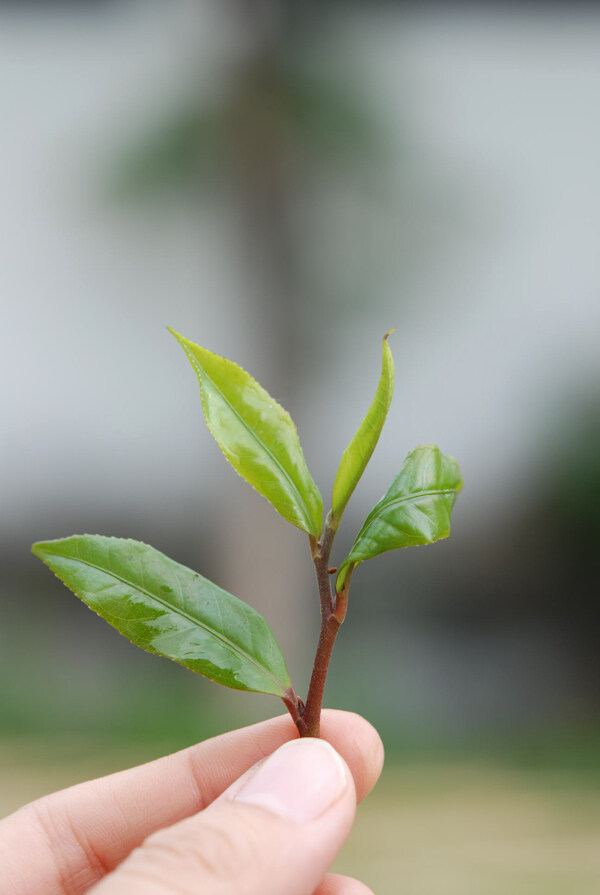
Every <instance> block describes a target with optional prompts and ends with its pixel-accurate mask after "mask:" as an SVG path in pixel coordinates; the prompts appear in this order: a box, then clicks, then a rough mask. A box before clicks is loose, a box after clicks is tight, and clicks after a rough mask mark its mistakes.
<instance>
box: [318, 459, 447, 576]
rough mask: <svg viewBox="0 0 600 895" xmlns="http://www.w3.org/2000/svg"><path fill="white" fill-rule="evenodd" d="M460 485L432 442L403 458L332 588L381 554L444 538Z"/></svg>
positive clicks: (367, 519)
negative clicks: (394, 476)
mask: <svg viewBox="0 0 600 895" xmlns="http://www.w3.org/2000/svg"><path fill="white" fill-rule="evenodd" d="M461 487H462V480H461V477H460V470H459V468H458V463H457V462H456V460H454V458H453V457H448V456H446V455H445V454H442V452H441V451H440V449H439V448H438V447H436V446H435V445H433V444H429V445H425V446H422V447H418V448H416V449H415V450H414V451H411V453H410V454H409V455H408V457H407V458H406V460H405V461H404V463H403V464H402V469H401V470H400V473H399V474H398V476H397V477H396V478H395V479H394V481H393V482H392V485H391V486H390V488H389V490H388V491H387V493H386V494H385V495H384V496H383V497H382V498H381V500H380V501H379V503H377V504H376V505H375V507H373V509H372V510H371V512H370V513H369V515H368V516H367V518H366V520H365V523H364V525H363V527H362V528H361V530H360V532H359V533H358V536H357V538H356V540H355V542H354V545H353V547H352V550H351V551H350V553H349V554H348V556H347V558H346V559H345V560H344V562H343V563H342V565H341V566H340V570H339V572H338V575H337V579H336V590H337V591H338V593H339V591H341V590H342V588H343V586H344V582H345V581H346V578H347V576H348V572H349V571H350V570H351V569H352V568H354V566H356V565H358V563H360V562H363V561H364V560H365V559H371V558H372V557H373V556H377V555H378V554H379V553H385V551H387V550H395V549H397V548H399V547H411V546H419V545H421V544H431V543H433V541H438V540H440V539H441V538H447V537H448V535H449V534H450V513H451V511H452V507H453V505H454V501H455V499H456V495H457V494H458V492H459V491H460V489H461Z"/></svg>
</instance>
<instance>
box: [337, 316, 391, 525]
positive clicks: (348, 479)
mask: <svg viewBox="0 0 600 895" xmlns="http://www.w3.org/2000/svg"><path fill="white" fill-rule="evenodd" d="M393 331H394V330H391V331H390V332H389V333H387V334H386V335H385V336H384V337H383V357H382V361H381V376H380V378H379V385H378V386H377V391H376V392H375V397H374V398H373V402H372V404H371V406H370V407H369V410H368V411H367V415H366V416H365V418H364V420H363V421H362V423H361V424H360V427H359V429H358V431H357V432H356V434H355V436H354V438H353V439H352V441H351V442H350V444H349V445H348V447H347V448H346V450H345V451H344V453H343V454H342V459H341V460H340V465H339V469H338V471H337V475H336V477H335V482H334V483H333V494H332V498H331V524H332V526H333V528H334V529H335V530H337V528H338V526H339V523H340V519H341V518H342V513H343V512H344V510H345V508H346V504H347V503H348V501H349V500H350V497H351V496H352V492H353V491H354V489H355V488H356V486H357V484H358V482H359V481H360V477H361V476H362V474H363V472H364V471H365V469H366V466H367V463H368V462H369V460H370V459H371V455H372V454H373V451H374V450H375V447H376V445H377V442H378V441H379V436H380V435H381V430H382V429H383V424H384V423H385V418H386V416H387V412H388V410H389V409H390V404H391V401H392V392H393V390H394V359H393V357H392V352H391V350H390V346H389V344H388V337H389V336H390V335H391V334H392V332H393Z"/></svg>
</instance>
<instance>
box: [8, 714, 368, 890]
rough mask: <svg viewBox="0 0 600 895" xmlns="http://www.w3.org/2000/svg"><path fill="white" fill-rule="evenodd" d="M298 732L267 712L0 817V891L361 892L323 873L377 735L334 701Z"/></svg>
mask: <svg viewBox="0 0 600 895" xmlns="http://www.w3.org/2000/svg"><path fill="white" fill-rule="evenodd" d="M296 736H297V734H296V729H295V727H294V725H293V723H292V722H291V720H290V719H289V717H287V716H285V717H280V718H274V719H273V720H271V721H266V722H263V723H261V724H256V725H254V726H252V727H247V728H244V729H243V730H236V731H233V732H232V733H227V734H224V735H223V736H220V737H215V738H214V739H211V740H207V741H206V742H204V743H200V744H198V745H196V746H192V747H190V748H188V749H184V750H183V751H182V752H177V753H175V754H174V755H169V756H167V757H165V758H160V759H158V760H157V761H153V762H151V763H149V764H146V765H142V766H140V767H137V768H133V769H131V770H128V771H121V772H120V773H118V774H113V775H111V776H109V777H104V778H101V779H99V780H92V781H90V782H88V783H82V784H79V785H78V786H74V787H71V788H70V789H66V790H63V791H62V792H58V793H55V794H53V795H50V796H46V797H44V798H42V799H40V800H39V801H37V802H33V803H31V804H30V805H27V806H25V807H24V808H22V809H21V810H20V811H17V812H16V813H15V814H13V815H11V816H10V817H8V818H6V819H5V820H3V821H1V822H0V867H2V879H1V882H0V893H1V895H82V893H84V892H89V893H90V895H198V893H200V892H202V895H312V893H314V895H369V892H370V890H369V889H367V887H366V886H364V885H363V884H362V883H359V882H358V881H356V880H352V879H349V878H347V877H342V876H338V875H334V874H327V870H328V868H329V866H330V865H331V863H332V861H333V859H334V858H335V856H336V854H337V853H338V851H339V850H340V848H341V846H342V844H343V842H344V840H345V839H346V836H347V835H348V832H349V830H350V827H351V825H352V821H353V819H354V813H355V808H356V802H357V800H360V799H361V798H363V797H364V796H365V795H367V793H368V792H369V791H370V790H371V788H372V787H373V785H374V784H375V782H376V780H377V778H378V777H379V773H380V771H381V767H382V764H383V748H382V745H381V741H380V739H379V737H378V735H377V733H376V732H375V730H374V729H373V728H372V727H371V725H370V724H368V723H367V722H366V721H364V720H363V719H362V718H360V717H359V716H357V715H353V714H350V713H347V712H339V711H332V710H326V711H324V712H323V716H322V736H323V740H311V739H309V738H305V739H302V740H297V739H296ZM292 740H294V742H290V741H292ZM324 741H327V742H324ZM328 743H330V744H331V745H332V746H333V747H334V748H333V749H332V748H331V746H330V745H328ZM334 749H335V751H334ZM340 756H341V758H340Z"/></svg>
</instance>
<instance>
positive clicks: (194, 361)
mask: <svg viewBox="0 0 600 895" xmlns="http://www.w3.org/2000/svg"><path fill="white" fill-rule="evenodd" d="M186 351H187V354H188V357H189V358H190V360H191V361H192V364H193V366H194V367H197V368H199V369H200V373H201V375H202V376H206V378H207V379H208V381H209V382H210V383H211V385H212V386H213V388H214V389H215V391H216V392H218V393H219V395H220V396H221V398H222V399H223V401H224V402H225V403H226V404H227V406H228V407H229V409H230V410H231V412H232V413H233V414H234V415H235V416H236V417H237V418H238V419H239V421H240V422H241V423H242V425H243V426H244V428H245V429H246V431H247V432H248V433H249V434H250V435H251V436H252V438H254V440H255V441H256V442H257V443H258V444H260V445H262V447H263V448H264V450H265V451H266V453H267V454H268V455H269V457H270V458H271V460H272V461H273V463H274V464H275V466H277V467H278V468H279V469H280V470H281V472H282V473H283V475H284V476H285V478H286V479H287V481H288V482H289V483H290V485H291V487H292V491H294V492H295V493H296V494H297V495H298V499H299V503H300V505H301V506H302V507H303V509H304V513H303V515H304V517H305V518H304V521H305V522H306V523H307V527H308V530H309V531H310V532H311V534H312V531H313V526H312V517H311V514H310V510H309V508H308V504H307V503H306V501H305V500H304V498H303V496H302V494H301V493H300V491H299V489H298V486H297V485H296V483H295V482H294V480H293V479H292V478H291V476H290V474H289V472H288V471H287V469H285V467H284V466H282V464H281V462H280V461H279V460H278V459H277V457H276V456H275V455H274V454H273V452H272V451H271V449H270V448H269V446H268V445H266V444H265V442H264V441H263V440H262V439H260V438H258V436H257V435H256V434H255V432H254V430H253V429H251V428H250V426H249V425H248V423H247V422H246V420H245V419H244V417H243V416H242V415H241V414H240V413H239V411H238V410H236V408H235V407H234V406H233V404H232V403H231V401H230V400H229V398H228V397H227V396H226V395H225V394H224V393H223V392H222V391H221V389H220V388H219V386H218V385H217V384H216V382H215V381H214V379H213V378H212V377H211V376H209V375H208V373H207V372H206V370H205V369H204V367H202V365H201V364H200V363H199V361H198V360H197V358H195V357H194V356H193V354H191V352H189V351H188V350H187V348H186ZM300 450H302V448H300Z"/></svg>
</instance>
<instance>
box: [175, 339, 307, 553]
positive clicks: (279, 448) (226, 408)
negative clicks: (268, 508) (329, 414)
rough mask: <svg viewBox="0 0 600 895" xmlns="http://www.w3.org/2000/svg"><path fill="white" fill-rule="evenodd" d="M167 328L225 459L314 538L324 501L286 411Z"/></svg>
mask: <svg viewBox="0 0 600 895" xmlns="http://www.w3.org/2000/svg"><path fill="white" fill-rule="evenodd" d="M169 331H170V332H171V333H172V334H173V335H174V336H175V338H176V339H177V341H178V342H179V343H180V345H181V346H182V348H183V350H184V351H185V353H186V355H187V357H188V359H189V361H190V363H191V365H192V367H193V368H194V370H195V372H196V375H197V376H198V379H199V381H200V395H201V398H202V407H203V410H204V418H205V420H206V424H207V426H208V428H209V430H210V433H211V435H212V436H213V438H214V439H215V441H216V442H217V444H218V445H219V447H220V448H221V450H222V452H223V454H224V455H225V457H226V459H227V460H228V461H229V462H230V463H231V465H232V466H233V468H234V469H235V470H236V472H238V473H239V474H240V475H241V476H242V478H244V479H245V480H246V481H247V482H249V484H250V485H252V487H253V488H255V489H256V491H258V492H259V494H262V495H263V497H266V498H267V500H268V501H269V502H270V503H271V504H272V505H273V506H274V507H275V509H276V510H277V511H278V512H279V513H281V515H282V516H283V518H284V519H287V520H288V522H291V523H292V524H293V525H296V526H298V528H301V529H302V530H303V531H306V532H308V533H309V534H311V535H314V537H318V536H319V534H320V532H321V525H322V521H323V501H322V499H321V495H320V493H319V489H318V488H317V486H316V485H315V483H314V481H313V479H312V477H311V475H310V473H309V471H308V467H307V466H306V461H305V459H304V454H303V453H302V448H301V447H300V442H299V440H298V434H297V432H296V427H295V425H294V423H293V421H292V418H291V417H290V415H289V413H287V412H286V411H285V410H284V409H283V407H281V405H280V404H278V403H277V401H275V400H274V399H273V398H272V397H271V396H270V395H269V393H268V392H266V391H265V389H264V388H263V387H262V386H261V385H259V384H258V382H256V380H255V379H253V378H252V377H251V376H250V375H249V374H248V373H246V371H245V370H243V369H242V368H241V367H240V366H238V365H237V364H235V363H233V361H230V360H227V359H226V358H224V357H220V356H219V355H218V354H213V352H212V351H208V350H207V349H206V348H201V347H200V346H199V345H196V344H195V343H194V342H190V341H189V340H188V339H186V338H184V337H183V336H181V335H179V333H177V332H175V331H174V330H172V329H171V330H169Z"/></svg>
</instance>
